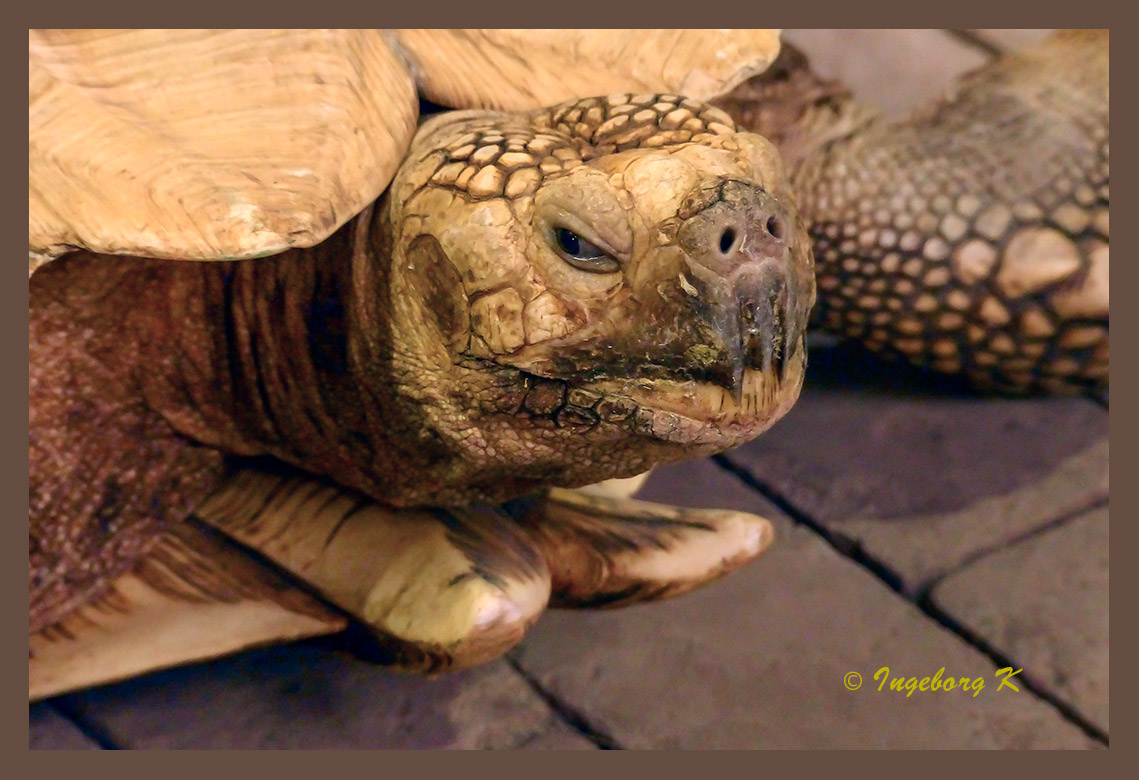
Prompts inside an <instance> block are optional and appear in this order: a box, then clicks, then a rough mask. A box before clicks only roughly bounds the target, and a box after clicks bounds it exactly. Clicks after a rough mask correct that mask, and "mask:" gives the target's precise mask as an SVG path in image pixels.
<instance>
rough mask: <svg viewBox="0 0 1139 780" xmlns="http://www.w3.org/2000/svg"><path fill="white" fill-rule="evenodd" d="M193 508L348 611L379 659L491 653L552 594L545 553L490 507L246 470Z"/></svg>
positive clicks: (436, 665) (444, 662)
mask: <svg viewBox="0 0 1139 780" xmlns="http://www.w3.org/2000/svg"><path fill="white" fill-rule="evenodd" d="M196 514H197V515H198V517H199V518H201V519H203V520H204V521H206V522H207V523H209V524H211V525H213V526H214V527H216V528H217V529H218V530H220V531H222V532H223V533H225V534H226V535H228V536H230V537H231V538H233V539H234V540H236V541H238V542H240V543H241V544H243V545H245V546H247V547H251V548H253V549H254V550H256V551H258V552H260V553H261V554H262V555H265V556H267V557H268V558H269V559H270V560H272V561H273V562H274V563H276V564H277V565H279V566H281V567H282V568H284V569H286V570H287V571H289V572H291V573H292V574H294V575H295V576H297V577H299V578H300V579H302V580H303V581H305V582H307V583H308V584H309V585H311V586H312V587H313V588H315V589H316V590H317V592H318V593H319V594H320V595H321V596H322V597H323V598H325V599H327V600H328V601H330V602H331V603H333V604H335V605H336V606H338V607H340V608H341V609H343V610H345V611H346V612H348V613H349V614H351V615H353V616H354V617H356V618H357V619H358V620H360V621H361V622H362V623H363V624H364V625H365V626H366V627H367V628H368V629H369V630H370V632H371V633H372V634H373V638H374V640H375V641H376V643H377V646H378V649H379V651H380V652H379V653H378V657H377V658H376V660H380V661H382V662H384V663H387V664H391V665H395V666H398V667H400V668H403V669H406V670H408V671H418V672H424V673H433V672H437V671H443V670H446V669H456V668H461V667H466V666H471V665H474V664H478V663H482V662H484V661H488V660H491V659H493V658H496V657H498V656H499V655H501V654H503V653H505V652H506V651H507V650H508V649H510V648H511V647H512V646H513V645H514V644H516V643H517V642H518V641H519V640H520V639H521V638H522V636H523V635H524V634H525V632H526V630H527V629H528V628H529V627H530V625H531V624H532V623H533V622H534V620H536V619H537V617H538V615H539V614H540V613H541V612H542V610H543V609H545V607H546V603H547V600H548V598H549V593H550V575H549V571H548V570H547V568H546V563H545V561H544V560H543V559H542V558H541V557H540V556H539V555H538V553H537V551H536V550H535V549H534V548H533V545H532V543H531V542H530V540H529V539H528V538H527V537H525V536H524V535H523V534H522V533H521V531H520V530H519V529H518V528H517V527H516V525H515V524H514V522H513V521H512V520H511V519H510V518H509V517H507V516H506V515H505V514H503V513H502V512H501V511H499V510H497V509H489V508H481V507H474V508H467V509H454V510H443V509H393V508H390V507H385V506H383V505H381V504H378V503H375V502H374V501H372V500H370V499H367V498H364V497H362V496H360V495H358V494H355V493H352V492H349V491H347V490H344V489H342V488H339V487H336V486H333V485H329V484H327V483H322V482H319V481H317V480H314V479H311V478H305V477H282V476H278V475H273V474H268V473H264V472H257V471H244V472H241V473H239V474H237V475H236V476H235V477H234V478H233V479H232V480H231V481H230V482H229V483H227V485H226V486H225V487H224V488H223V489H222V490H221V491H220V492H219V493H216V494H215V495H214V496H213V497H211V499H210V500H209V501H207V502H206V504H205V505H203V506H202V507H201V508H199V509H198V511H197V513H196ZM369 654H370V655H373V656H374V657H375V656H376V655H377V654H375V653H369Z"/></svg>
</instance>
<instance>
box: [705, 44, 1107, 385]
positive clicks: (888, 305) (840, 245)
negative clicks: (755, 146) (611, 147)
mask: <svg viewBox="0 0 1139 780" xmlns="http://www.w3.org/2000/svg"><path fill="white" fill-rule="evenodd" d="M716 102H717V104H718V105H720V106H721V107H723V108H724V109H725V110H726V111H728V113H730V114H731V115H732V116H733V118H735V119H736V121H737V122H738V123H739V124H740V126H742V127H747V128H748V129H751V130H753V131H754V132H757V133H760V134H762V135H764V136H765V137H767V138H769V139H770V140H771V141H772V142H773V143H774V144H775V145H776V147H777V148H778V149H779V151H780V154H781V155H782V156H783V159H784V161H785V162H786V164H787V166H788V170H789V171H790V175H791V179H792V185H793V189H794V192H795V197H796V200H797V202H798V206H799V210H800V214H801V217H802V219H803V221H804V222H805V223H806V225H807V228H808V231H809V233H810V236H811V240H812V243H813V247H814V253H815V258H816V262H817V267H818V276H819V305H818V306H817V307H816V308H815V311H814V312H813V318H814V320H815V321H816V322H817V323H818V324H820V325H822V326H823V327H824V328H826V329H828V330H830V331H832V332H834V333H837V334H840V335H842V336H845V337H847V338H850V339H854V340H857V341H859V342H861V343H862V344H864V345H865V346H866V347H868V348H869V349H871V350H874V351H876V352H880V353H883V354H885V355H890V356H898V357H902V358H904V359H906V360H908V361H910V362H912V363H914V364H917V365H921V366H925V367H929V368H932V369H934V370H937V371H942V372H946V373H962V374H965V375H966V376H967V377H969V379H970V380H971V381H973V382H974V383H975V384H977V385H978V386H981V387H984V388H990V389H997V390H1001V391H1007V392H1031V391H1038V390H1045V391H1049V392H1069V393H1070V392H1080V391H1085V390H1096V389H1100V388H1104V387H1106V386H1107V382H1108V289H1107V288H1108V35H1107V31H1105V30H1104V31H1089V30H1082V31H1065V32H1062V33H1060V34H1058V35H1056V36H1054V37H1052V38H1051V39H1049V40H1048V41H1046V42H1044V43H1043V44H1041V45H1039V46H1037V47H1033V48H1031V49H1027V50H1025V51H1023V52H1020V53H1018V54H1015V55H1009V56H1006V57H1004V58H1001V59H999V60H997V61H995V62H994V63H992V64H990V65H987V66H985V67H984V68H981V69H980V70H978V71H975V72H973V73H970V74H967V75H966V76H964V77H962V78H961V79H960V80H959V81H958V83H957V84H955V85H953V87H952V89H950V90H949V92H948V93H947V94H946V96H945V97H944V98H942V99H941V100H939V101H937V102H936V103H934V104H932V105H930V106H927V107H925V108H923V109H921V110H919V111H917V112H915V113H913V114H911V115H910V116H906V117H902V118H900V119H888V118H883V117H878V116H875V115H874V113H873V112H872V111H870V110H869V109H867V108H866V107H863V106H860V105H858V104H857V103H856V102H855V101H854V100H853V99H852V97H851V95H850V92H849V90H847V89H846V88H845V87H843V86H842V85H841V84H838V83H836V82H833V81H826V80H823V79H821V78H819V77H818V76H816V75H815V74H813V73H812V72H811V71H810V68H809V65H808V63H807V60H806V58H805V57H804V56H803V55H802V54H801V53H798V52H797V51H795V50H794V48H793V47H790V46H785V47H784V49H783V52H782V53H781V55H780V58H779V59H778V60H777V61H776V62H775V63H774V64H773V66H772V67H771V68H770V69H769V70H768V71H766V72H765V73H763V74H761V75H760V76H757V77H755V78H754V79H752V80H751V81H750V82H748V83H746V84H744V85H743V86H741V87H740V88H739V89H737V90H736V91H735V92H733V93H732V94H731V95H729V96H727V97H725V98H723V99H720V100H718V101H716Z"/></svg>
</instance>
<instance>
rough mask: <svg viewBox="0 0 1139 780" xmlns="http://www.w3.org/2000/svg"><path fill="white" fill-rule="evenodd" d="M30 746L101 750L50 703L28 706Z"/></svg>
mask: <svg viewBox="0 0 1139 780" xmlns="http://www.w3.org/2000/svg"><path fill="white" fill-rule="evenodd" d="M28 748H29V749H31V750H99V746H98V745H97V744H96V743H95V742H94V741H93V740H91V739H90V738H89V737H88V736H87V735H86V734H84V733H83V732H82V731H80V730H79V728H78V727H77V726H76V725H75V724H74V723H72V722H71V721H70V720H68V719H67V718H65V717H64V716H62V715H60V714H59V712H58V711H57V710H56V709H55V708H54V707H52V706H51V705H50V704H45V703H43V702H39V703H37V704H32V705H30V706H29V707H28Z"/></svg>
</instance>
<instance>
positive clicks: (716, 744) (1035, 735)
mask: <svg viewBox="0 0 1139 780" xmlns="http://www.w3.org/2000/svg"><path fill="white" fill-rule="evenodd" d="M768 435H775V434H768ZM640 495H641V496H642V497H644V498H646V499H649V500H656V501H663V502H672V503H684V504H688V505H696V506H721V507H737V508H744V509H747V510H748V511H754V512H757V513H759V514H763V515H765V516H767V517H769V518H771V519H772V521H773V522H774V523H775V524H776V527H777V534H778V536H777V538H776V541H775V545H774V547H773V548H772V549H771V550H769V551H768V552H767V553H766V554H765V555H764V556H763V557H762V558H761V559H759V560H758V561H756V562H755V563H754V564H752V565H750V566H748V567H746V568H744V569H743V570H741V571H737V572H735V573H733V574H731V575H729V576H728V577H726V578H724V579H723V580H722V581H720V582H717V583H715V584H713V585H710V586H708V587H705V588H703V589H701V590H698V591H696V592H694V593H690V594H688V595H686V596H681V597H679V598H677V599H674V600H672V601H669V602H666V603H660V604H649V605H642V606H637V607H630V608H627V609H623V610H613V611H605V610H599V611H593V612H560V611H558V612H550V613H547V614H546V615H544V616H543V617H542V618H541V620H540V621H539V622H538V624H537V625H536V626H535V628H534V630H533V631H532V632H531V634H530V635H529V636H528V637H527V638H526V639H525V640H523V642H522V644H521V645H520V646H519V647H518V648H516V649H515V651H514V653H513V656H514V659H515V661H516V662H517V663H519V664H520V665H521V667H522V668H523V669H525V670H526V672H527V674H529V675H532V676H533V678H534V679H536V680H537V681H538V682H539V684H541V685H542V686H543V687H544V688H545V689H546V690H547V691H549V692H550V693H552V694H553V695H554V696H556V697H558V698H559V699H560V700H561V701H563V702H565V703H566V705H567V706H569V707H571V708H573V709H575V710H577V711H578V712H580V713H582V714H583V715H584V717H585V718H586V719H587V721H588V722H589V723H590V725H591V727H593V728H594V729H596V730H598V731H599V732H601V733H604V734H607V735H609V736H610V737H612V738H613V739H615V740H616V741H617V742H618V743H619V744H620V745H622V746H624V747H629V748H922V747H926V748H928V747H941V748H949V747H957V748H966V747H969V748H981V747H987V748H1009V747H1026V748H1027V747H1034V748H1043V747H1064V748H1080V747H1090V746H1094V744H1095V743H1093V742H1091V741H1090V740H1088V739H1087V738H1086V737H1085V736H1084V735H1083V733H1082V732H1081V731H1079V730H1078V729H1077V728H1076V727H1075V726H1073V725H1071V724H1070V723H1068V722H1067V721H1065V720H1064V719H1063V718H1062V717H1061V716H1060V715H1059V714H1058V713H1057V712H1056V711H1055V710H1054V709H1053V708H1052V707H1050V706H1048V705H1047V704H1045V703H1043V702H1041V701H1040V700H1038V699H1036V698H1035V697H1033V696H1032V695H1031V694H1026V693H1024V692H1023V690H1022V692H1021V693H1019V694H1015V693H1010V692H1009V691H1008V690H1004V691H1000V692H999V693H998V692H997V691H996V690H995V689H996V680H995V678H994V669H993V665H992V663H991V661H989V660H988V659H987V658H986V657H985V656H983V655H981V654H980V653H978V652H976V651H975V650H973V649H972V648H970V647H969V646H968V645H966V644H965V643H964V642H962V641H961V640H959V639H958V638H957V637H956V636H954V635H953V634H951V633H950V632H948V631H946V630H945V629H943V628H941V627H940V626H939V625H938V624H937V623H935V622H934V621H932V620H930V619H929V618H928V617H927V616H925V615H924V614H922V613H921V612H920V611H919V610H918V609H917V608H916V607H914V606H913V605H912V604H910V603H909V602H907V601H905V600H903V599H901V598H900V597H898V596H897V595H896V594H894V593H893V592H892V591H890V590H889V589H887V588H886V587H884V586H883V585H882V584H881V582H880V581H879V580H877V579H876V578H874V577H873V576H872V575H870V574H869V573H868V572H867V571H866V570H864V569H862V568H861V567H859V566H858V565H856V564H854V563H853V562H851V561H850V560H849V559H847V558H844V557H843V556H841V555H839V554H838V553H837V552H836V551H835V550H833V549H832V548H831V547H830V546H828V545H827V544H826V543H825V542H823V541H822V540H820V538H819V537H818V536H817V535H816V534H814V533H813V532H811V531H808V530H806V529H803V528H802V527H796V526H794V525H793V524H792V523H791V522H790V521H789V520H788V519H787V518H786V517H784V516H782V515H780V514H779V513H778V512H777V511H776V510H775V508H774V507H772V506H771V505H770V504H768V503H766V502H765V501H764V500H763V499H762V497H760V496H758V495H757V494H755V493H754V492H752V491H750V490H748V489H747V488H746V487H745V486H744V485H743V483H742V482H740V481H739V480H738V479H736V478H734V477H733V476H731V475H730V474H728V473H727V472H725V471H723V470H721V469H719V468H718V467H716V466H715V465H714V464H713V463H712V462H710V461H699V462H695V463H689V464H681V465H677V466H670V467H666V468H662V469H659V470H658V471H656V472H654V474H653V475H652V477H650V480H649V482H648V484H647V485H646V486H645V488H644V489H643V490H642V492H641V494H640ZM882 666H889V667H890V668H891V674H892V675H906V676H911V675H917V676H919V677H920V676H925V675H932V674H935V673H936V672H937V670H938V669H939V668H940V667H945V668H946V672H947V673H950V674H953V675H957V676H960V675H968V676H969V677H971V678H972V677H977V676H981V677H983V678H986V685H987V687H986V688H985V689H984V690H982V691H981V693H980V694H979V695H978V696H977V697H976V698H972V697H971V694H970V693H967V692H962V691H959V690H958V691H952V692H944V691H943V692H938V693H929V692H922V693H919V694H914V695H913V696H912V697H910V698H908V699H907V698H905V694H904V693H901V694H899V693H897V692H891V691H890V690H889V689H888V688H887V689H886V690H883V691H881V692H879V691H878V690H876V683H874V681H873V680H872V676H873V674H874V673H875V671H876V670H878V669H879V668H881V667H882ZM851 671H856V672H859V673H860V674H861V675H862V677H863V679H864V684H863V686H862V687H861V689H859V690H856V691H851V690H847V689H846V688H845V687H844V684H843V679H844V675H846V673H847V672H851Z"/></svg>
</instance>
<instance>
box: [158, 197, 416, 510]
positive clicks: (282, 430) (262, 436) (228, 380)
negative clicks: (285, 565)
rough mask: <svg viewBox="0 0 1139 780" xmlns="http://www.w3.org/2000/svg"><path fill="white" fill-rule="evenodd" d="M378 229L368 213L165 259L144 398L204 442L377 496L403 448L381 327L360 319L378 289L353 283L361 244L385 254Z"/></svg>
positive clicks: (363, 249)
mask: <svg viewBox="0 0 1139 780" xmlns="http://www.w3.org/2000/svg"><path fill="white" fill-rule="evenodd" d="M377 223H380V224H377ZM377 232H379V233H380V234H384V233H385V231H384V229H383V225H382V221H381V220H375V222H373V220H372V210H371V209H369V210H368V211H366V212H365V213H364V214H362V215H361V216H360V217H357V218H356V219H355V220H353V221H352V222H350V223H349V224H347V225H346V226H345V227H343V228H341V229H340V230H339V231H338V232H337V233H335V234H334V235H333V236H332V237H330V238H329V239H327V240H326V241H324V242H322V243H321V244H319V245H318V246H316V247H313V248H311V249H300V250H292V251H289V252H286V253H284V254H281V255H278V256H275V257H273V258H267V259H263V260H245V261H236V262H211V263H193V264H190V263H167V264H165V265H166V266H170V268H169V269H168V271H167V273H168V284H166V285H164V288H165V289H164V295H165V296H166V300H165V302H162V301H159V302H157V303H158V304H159V305H158V307H157V308H159V309H162V310H165V312H166V313H167V322H166V327H165V328H164V330H166V331H167V332H168V333H169V338H163V339H160V340H159V342H158V343H155V344H152V345H150V349H151V350H152V351H154V359H153V360H152V361H151V363H152V364H154V365H161V366H164V367H165V370H164V371H160V372H155V373H154V374H153V375H152V376H150V377H149V378H144V380H143V383H144V392H145V395H146V398H147V402H148V403H149V404H150V405H151V406H152V407H153V408H155V409H156V410H158V411H159V412H161V413H162V414H163V416H165V417H166V418H167V420H168V421H169V422H170V423H171V424H172V425H173V426H174V427H175V428H176V429H177V430H178V431H179V432H180V433H182V434H183V435H185V436H187V437H189V438H191V439H194V440H196V441H199V442H201V443H203V444H207V445H210V446H214V447H218V448H220V449H222V450H224V451H226V452H230V453H234V454H237V455H247V456H257V455H271V456H273V457H276V458H279V459H280V460H283V461H285V462H287V463H290V464H292V465H295V466H298V467H300V468H303V469H304V470H306V471H310V472H313V473H316V474H324V475H332V474H334V475H335V476H336V479H337V481H338V482H341V483H343V484H346V485H348V486H350V487H355V488H357V489H360V490H364V491H366V492H369V493H371V494H373V495H377V494H380V493H382V492H383V491H384V490H385V489H386V487H387V485H386V484H384V483H386V482H387V481H388V480H390V472H392V471H394V470H392V469H389V468H387V466H388V461H390V460H392V459H395V458H398V456H399V453H398V452H396V446H395V443H394V442H393V440H392V439H393V437H392V436H391V434H390V432H389V426H388V425H386V424H385V423H386V421H385V420H384V419H382V417H381V410H383V409H385V408H387V409H390V408H392V404H391V403H390V399H387V398H386V397H384V396H385V394H387V393H390V392H394V391H393V390H392V388H393V387H394V386H395V383H394V382H393V381H391V378H390V376H386V374H385V372H387V371H388V366H387V365H386V363H387V362H389V361H385V359H384V358H383V355H384V354H386V353H390V350H386V349H385V348H384V346H383V345H384V343H385V338H384V334H378V333H371V332H365V330H364V328H363V327H362V326H361V323H360V322H358V320H359V319H360V318H361V317H363V316H365V315H364V314H362V313H361V312H362V309H374V308H376V307H383V303H382V302H380V301H375V302H372V304H373V305H372V306H370V307H362V303H363V301H362V300H361V296H362V295H365V296H366V295H369V294H371V295H382V294H383V293H382V290H383V287H384V286H383V284H382V283H375V284H369V285H368V287H367V288H366V289H365V290H360V289H357V287H356V285H355V284H354V283H353V268H354V266H356V265H358V260H359V255H360V254H361V252H367V253H369V254H371V255H372V256H373V257H375V259H377V260H378V259H380V258H378V255H379V254H383V253H384V252H386V242H385V241H384V240H382V238H381V239H380V241H379V243H380V246H379V247H377V246H374V245H373V242H374V241H376V240H377V236H376V233H377ZM378 265H380V266H382V265H383V264H382V263H378ZM163 303H164V304H165V305H162V304H163ZM381 310H382V308H381ZM150 316H153V315H150ZM381 319H382V318H381ZM163 353H165V356H164V354H163ZM377 469H379V470H382V471H384V472H388V473H385V474H378V475H377V474H376V473H374V471H375V470H377Z"/></svg>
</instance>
